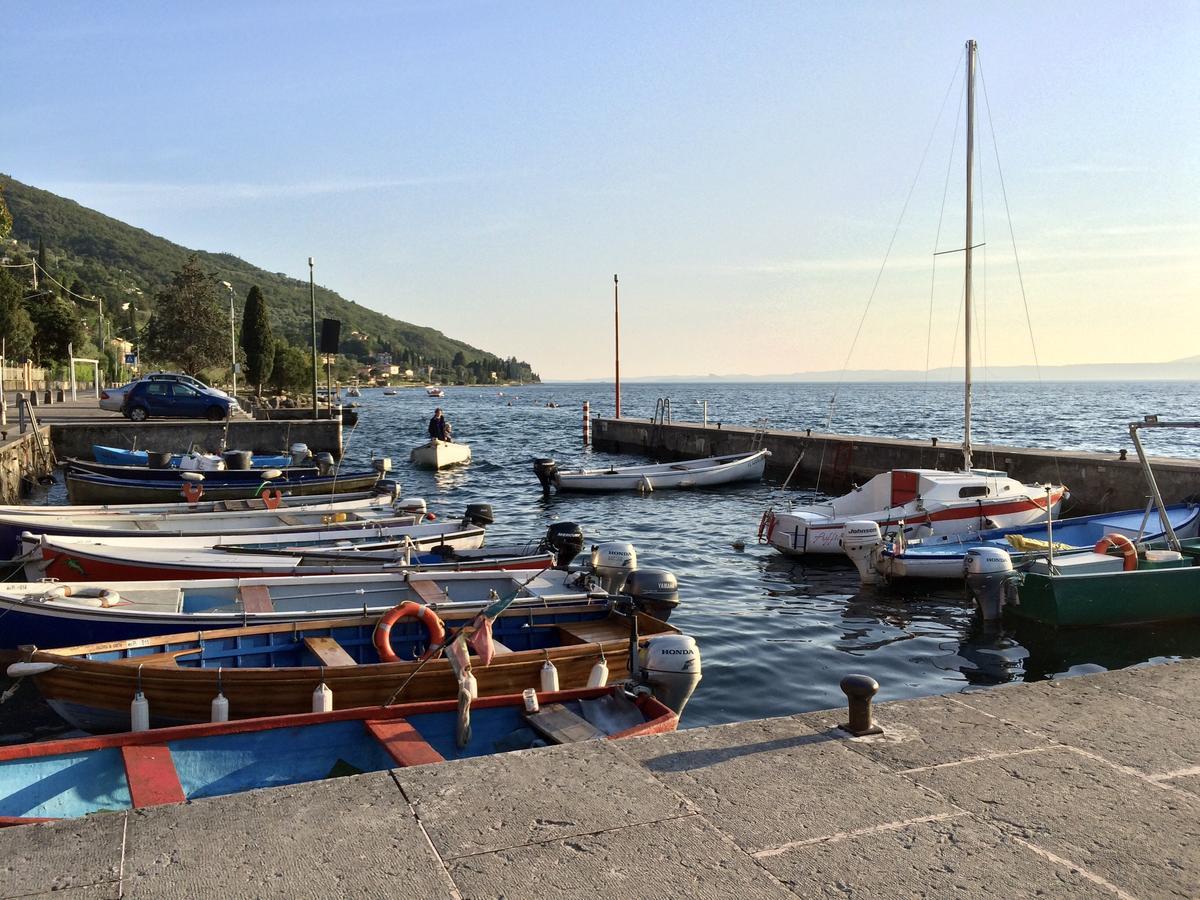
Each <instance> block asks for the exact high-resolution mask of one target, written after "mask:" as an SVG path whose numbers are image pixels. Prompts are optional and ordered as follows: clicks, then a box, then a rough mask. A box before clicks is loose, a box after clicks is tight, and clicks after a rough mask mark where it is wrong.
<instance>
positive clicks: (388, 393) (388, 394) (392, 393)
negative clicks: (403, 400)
mask: <svg viewBox="0 0 1200 900" xmlns="http://www.w3.org/2000/svg"><path fill="white" fill-rule="evenodd" d="M398 393H400V392H399V391H394V390H392V389H391V388H388V389H387V390H386V391H384V392H383V396H385V397H395V396H396V395H397V394H398Z"/></svg>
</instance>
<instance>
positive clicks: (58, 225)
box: [0, 174, 537, 381]
mask: <svg viewBox="0 0 1200 900" xmlns="http://www.w3.org/2000/svg"><path fill="white" fill-rule="evenodd" d="M0 191H2V192H3V196H4V199H5V201H6V202H7V204H8V208H9V211H10V212H11V213H12V218H13V230H12V237H13V238H15V239H16V240H17V242H18V243H17V247H16V248H15V249H16V250H17V251H18V252H23V253H24V254H27V255H28V254H32V252H33V251H35V250H36V248H37V245H38V241H39V240H40V241H42V242H43V244H44V246H45V250H46V257H47V266H46V268H47V270H48V271H49V272H51V274H53V275H54V277H55V278H56V279H57V280H59V281H61V282H62V283H64V284H66V285H67V286H68V287H71V288H72V289H73V290H75V291H76V292H78V293H81V294H85V295H93V294H94V295H98V296H102V297H104V298H105V301H106V304H105V305H106V309H107V310H113V311H114V314H115V311H116V310H117V309H118V308H119V306H120V304H123V303H125V302H132V304H133V306H134V308H135V310H136V314H137V316H138V319H139V321H144V320H145V318H146V317H147V316H148V315H149V313H150V312H152V311H153V308H154V299H153V298H154V295H155V293H157V291H158V290H159V289H160V288H161V287H162V286H163V285H164V284H166V283H168V282H169V281H170V279H171V275H172V273H173V272H175V271H176V270H178V269H179V268H180V267H181V266H182V265H183V264H184V262H185V261H186V260H187V258H188V257H189V256H190V255H192V254H193V253H195V254H196V256H197V258H198V259H199V261H200V263H201V264H202V265H203V266H204V267H205V268H206V269H208V270H210V271H212V272H213V273H215V274H216V275H217V276H218V277H219V278H221V279H222V280H224V281H228V282H230V283H231V284H232V285H233V286H234V290H235V291H236V293H237V296H238V298H239V301H240V300H241V299H242V298H244V297H245V296H246V292H247V291H248V290H249V288H250V286H251V285H254V284H257V285H258V286H259V288H261V289H262V292H263V294H264V296H265V297H266V299H267V304H268V307H269V309H270V314H271V327H272V329H273V330H274V331H275V333H276V334H277V335H278V336H282V337H284V338H286V339H287V340H288V341H289V342H290V343H292V344H296V345H299V346H305V345H308V344H309V343H310V342H311V306H310V301H309V286H308V282H307V281H300V280H298V279H295V278H290V277H288V276H287V275H284V274H283V273H280V272H275V273H272V272H266V271H264V270H262V269H260V268H258V267H256V266H253V265H251V264H250V263H248V262H246V261H245V260H242V259H239V258H238V257H236V256H234V255H232V254H230V253H210V252H206V251H197V250H189V249H188V248H186V247H181V246H179V245H178V244H174V243H172V242H171V241H168V240H166V239H165V238H161V237H158V236H157V235H153V234H150V233H149V232H148V231H144V230H143V229H141V228H135V227H133V226H132V225H127V224H125V223H124V222H120V221H118V220H116V219H113V218H111V217H109V216H106V215H104V214H102V213H99V212H96V211H95V210H91V209H87V208H85V207H83V206H80V205H79V204H78V203H76V202H74V201H73V200H68V199H66V198H64V197H59V196H58V195H56V194H52V193H50V192H49V191H43V190H40V189H38V188H34V187H30V186H29V185H26V184H22V183H21V182H19V181H16V180H15V179H13V178H11V177H9V176H7V175H3V174H0ZM22 245H23V246H22ZM5 252H6V253H8V254H9V255H12V251H11V248H6V250H5ZM76 283H78V287H76V286H75V285H76ZM316 298H317V315H318V316H322V317H328V318H333V319H340V320H341V322H342V352H343V353H347V354H350V355H352V356H356V357H358V358H361V359H364V360H365V359H366V358H367V357H368V356H369V355H371V354H373V353H375V352H378V351H380V350H388V351H390V352H391V353H392V354H393V355H394V356H395V358H396V359H397V361H399V360H400V359H401V358H405V359H408V360H413V361H415V359H416V357H417V356H420V357H421V359H422V361H423V362H425V363H428V364H433V365H437V366H438V367H439V368H443V369H445V368H448V367H449V366H450V365H451V362H452V361H453V360H454V358H455V356H456V355H457V354H458V353H462V354H463V359H464V361H465V362H466V363H467V364H469V363H472V362H475V361H487V362H489V363H492V364H494V365H495V366H496V367H498V368H499V370H500V372H501V375H502V377H505V376H507V377H508V378H510V379H514V380H515V379H520V380H523V381H529V380H537V376H536V375H534V374H533V372H532V371H531V369H530V367H529V365H528V364H526V363H524V362H518V361H517V360H515V359H511V358H510V359H508V360H507V361H505V360H504V359H503V358H502V357H500V356H499V355H498V354H494V353H490V352H488V351H485V350H481V349H479V348H477V347H472V346H470V345H469V344H464V343H462V342H461V341H456V340H454V339H453V338H450V337H447V336H446V335H444V334H442V333H441V332H440V331H437V330H435V329H433V328H426V327H423V326H420V325H413V324H411V323H409V322H402V321H399V320H398V319H393V318H391V317H390V316H385V315H384V314H382V313H378V312H375V311H374V310H371V309H367V308H366V307H364V306H360V305H358V304H356V303H355V302H354V301H353V300H347V299H346V298H344V297H342V296H341V295H340V294H338V293H336V292H335V291H331V290H329V289H327V288H323V287H320V286H319V285H318V286H317V289H316ZM352 331H357V332H361V333H363V334H366V335H367V336H368V337H367V339H366V341H357V340H355V339H354V338H353V337H352V336H351V334H350V333H351V332H352Z"/></svg>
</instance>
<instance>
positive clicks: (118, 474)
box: [62, 458, 321, 484]
mask: <svg viewBox="0 0 1200 900" xmlns="http://www.w3.org/2000/svg"><path fill="white" fill-rule="evenodd" d="M62 466H63V469H65V470H66V471H67V472H75V473H80V474H89V475H104V476H105V477H108V478H128V479H132V480H135V481H162V482H171V483H173V484H181V483H182V482H183V481H185V480H186V479H185V478H184V473H185V472H198V473H199V474H201V475H203V476H204V483H205V484H210V483H211V484H224V483H226V482H249V481H252V482H255V483H261V482H264V481H273V482H285V481H300V480H303V479H305V478H315V477H316V476H318V475H320V474H321V470H320V469H319V468H318V467H317V466H284V467H278V466H276V467H268V468H265V469H180V468H170V469H151V468H148V467H146V466H113V465H107V464H105V463H98V462H92V461H91V460H88V459H74V458H72V459H67V460H64V461H63V464H62Z"/></svg>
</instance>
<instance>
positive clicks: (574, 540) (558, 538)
mask: <svg viewBox="0 0 1200 900" xmlns="http://www.w3.org/2000/svg"><path fill="white" fill-rule="evenodd" d="M542 543H543V544H545V545H546V546H547V547H549V548H550V549H551V550H553V551H554V554H555V556H556V557H557V558H558V562H557V563H556V564H555V566H554V568H556V569H562V570H563V571H564V572H565V571H566V570H567V566H569V565H571V561H572V560H573V559H575V557H577V556H578V555H579V554H580V553H582V552H583V528H581V527H580V526H579V525H577V524H575V523H574V522H555V523H554V524H552V525H551V526H550V527H549V528H547V529H546V537H545V538H544V539H543V540H542Z"/></svg>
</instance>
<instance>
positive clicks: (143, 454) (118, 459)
mask: <svg viewBox="0 0 1200 900" xmlns="http://www.w3.org/2000/svg"><path fill="white" fill-rule="evenodd" d="M155 455H156V456H158V454H155ZM187 455H188V454H184V453H173V454H171V455H170V458H169V459H168V460H167V464H168V466H169V467H170V468H174V469H178V468H180V465H181V464H182V462H183V460H184V457H185V456H187ZM92 459H94V460H95V461H96V462H98V463H103V464H105V465H110V466H141V467H143V468H147V467H149V465H150V454H149V453H148V452H147V451H145V450H123V449H121V448H120V447H107V446H105V445H103V444H92ZM156 461H157V460H156ZM290 465H292V458H291V457H290V456H284V455H282V454H262V453H255V454H253V455H251V457H250V466H251V468H254V469H272V468H274V469H278V468H282V467H284V466H290Z"/></svg>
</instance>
